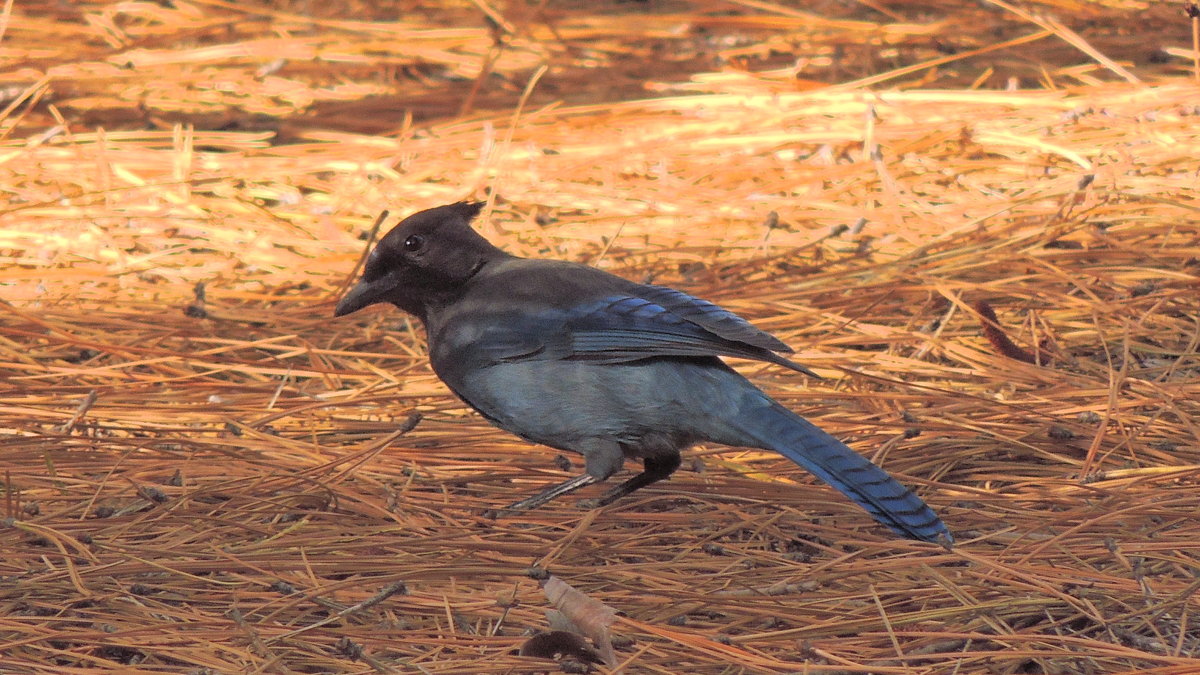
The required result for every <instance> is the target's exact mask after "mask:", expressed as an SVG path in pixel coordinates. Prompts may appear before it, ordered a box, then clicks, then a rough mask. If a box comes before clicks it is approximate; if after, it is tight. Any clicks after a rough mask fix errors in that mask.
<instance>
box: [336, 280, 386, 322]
mask: <svg viewBox="0 0 1200 675" xmlns="http://www.w3.org/2000/svg"><path fill="white" fill-rule="evenodd" d="M391 281H392V280H391V279H390V278H388V277H386V276H385V277H382V278H380V279H376V280H374V281H365V280H360V281H359V282H358V283H357V284H355V285H354V287H353V288H351V289H350V290H349V291H347V292H346V294H345V295H343V296H342V299H341V300H339V301H338V304H337V307H336V308H334V310H333V315H334V316H345V315H347V314H349V313H351V312H357V311H358V310H360V309H362V308H363V307H369V306H371V305H374V304H375V303H377V302H383V296H384V295H385V294H386V293H387V292H388V291H390V290H392V287H393V284H392V283H391Z"/></svg>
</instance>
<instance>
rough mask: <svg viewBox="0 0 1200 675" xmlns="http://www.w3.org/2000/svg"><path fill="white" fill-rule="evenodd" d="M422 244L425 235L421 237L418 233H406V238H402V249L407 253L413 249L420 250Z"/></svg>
mask: <svg viewBox="0 0 1200 675" xmlns="http://www.w3.org/2000/svg"><path fill="white" fill-rule="evenodd" d="M424 245H425V237H422V236H421V235H419V234H410V235H408V239H405V240H404V250H405V251H408V252H409V253H412V252H413V251H420V250H421V247H422V246H424Z"/></svg>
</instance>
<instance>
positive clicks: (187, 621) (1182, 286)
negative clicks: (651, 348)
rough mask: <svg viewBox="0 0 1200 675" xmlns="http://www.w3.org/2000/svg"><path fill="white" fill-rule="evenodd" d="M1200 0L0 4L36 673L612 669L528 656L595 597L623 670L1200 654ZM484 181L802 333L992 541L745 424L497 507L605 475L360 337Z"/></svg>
mask: <svg viewBox="0 0 1200 675" xmlns="http://www.w3.org/2000/svg"><path fill="white" fill-rule="evenodd" d="M1188 11H1189V7H1188V6H1187V5H1184V4H1179V3H1156V4H1151V3H1144V2H1138V1H1128V2H1117V1H1111V2H1109V1H1104V2H1087V3H1078V2H1072V1H1064V0H1058V1H1053V2H1052V1H1050V0H1044V1H1042V2H1031V3H1027V4H1021V5H1015V4H1008V3H1007V2H1005V1H1004V0H985V1H984V2H981V3H966V2H934V3H922V4H920V5H915V6H914V5H910V4H905V3H901V2H892V1H890V0H883V1H882V2H879V1H876V0H870V1H868V0H864V1H863V2H859V3H848V2H818V3H812V4H801V3H790V2H772V1H770V0H662V1H655V0H645V1H636V0H593V1H592V2H587V3H583V2H574V1H562V2H559V1H556V0H550V1H546V0H511V1H508V2H501V1H499V0H471V1H463V2H446V3H433V2H423V1H421V0H398V1H395V2H375V3H369V4H361V3H326V4H319V3H313V2H311V0H306V1H303V2H301V1H295V2H270V3H268V2H243V3H227V2H224V1H223V0H196V1H193V2H183V1H181V0H173V1H171V2H161V3H157V2H140V1H129V2H112V3H101V2H76V3H69V2H43V3H11V2H10V3H7V4H4V5H3V7H0V260H2V261H3V264H0V314H2V315H3V319H2V320H0V447H2V450H0V467H2V468H3V471H4V475H3V494H4V503H3V508H4V515H3V517H4V518H5V520H4V521H3V527H2V528H0V582H2V583H0V672H3V673H39V674H49V673H55V674H59V673H89V672H98V671H114V672H123V673H142V672H145V673H150V672H154V673H195V674H200V673H206V674H210V673H211V674H216V673H259V672H261V673H372V672H386V673H391V672H396V673H428V674H433V673H436V674H438V675H448V674H464V675H467V674H484V675H486V674H492V673H497V674H498V673H542V672H547V673H555V672H583V668H584V666H581V665H580V664H579V663H578V662H577V661H573V660H571V659H566V660H564V661H560V662H557V663H556V662H554V661H550V660H546V659H541V658H535V657H532V656H520V655H518V654H517V651H518V650H519V649H520V648H521V647H522V645H524V644H526V642H527V640H529V639H530V636H532V635H533V634H535V633H537V632H539V631H545V630H548V629H549V620H548V618H547V610H550V609H553V608H554V607H556V606H557V607H558V608H559V609H563V610H565V611H568V612H571V611H577V610H579V609H580V607H583V608H592V609H595V608H600V607H607V608H610V609H611V610H613V611H615V612H617V614H616V615H615V617H612V618H611V628H610V630H611V634H612V636H613V643H614V646H615V657H616V665H615V666H614V665H603V664H601V665H593V666H591V668H592V670H593V672H601V673H607V672H621V673H630V674H634V673H659V674H671V675H677V674H713V675H716V674H722V675H724V674H735V673H885V674H899V673H946V674H951V673H954V674H959V673H962V674H965V673H989V674H990V673H1056V674H1059V673H1061V674H1066V673H1123V672H1128V673H1133V672H1137V673H1194V672H1200V655H1198V650H1200V618H1198V617H1197V616H1195V615H1194V614H1193V612H1194V611H1196V609H1197V602H1196V600H1195V599H1194V597H1193V596H1194V594H1195V592H1196V590H1197V589H1198V588H1200V522H1198V521H1197V514H1198V513H1200V490H1197V478H1198V475H1200V427H1198V426H1197V421H1198V420H1200V403H1198V397H1200V359H1198V356H1197V346H1198V345H1200V309H1198V306H1200V305H1198V302H1197V299H1198V290H1200V284H1198V282H1200V161H1198V160H1197V157H1200V86H1198V85H1200V52H1198V51H1197V47H1196V44H1197V32H1196V31H1197V25H1198V22H1200V19H1189V18H1188ZM461 199H482V200H486V201H487V204H488V205H487V207H486V208H485V211H484V214H483V216H482V217H481V219H480V221H479V222H478V223H477V227H478V228H479V230H480V231H481V232H482V233H483V234H484V235H485V236H487V237H488V238H489V239H491V240H492V241H493V242H494V243H496V244H497V245H499V246H501V247H503V248H505V249H507V250H509V251H511V252H513V253H517V254H520V255H527V256H537V257H548V258H560V259H567V260H575V261H580V262H586V263H589V264H592V265H596V266H599V267H602V268H604V269H606V270H609V271H611V272H613V273H616V274H619V275H622V276H626V277H628V278H631V279H635V280H637V281H653V282H655V283H661V284H665V285H670V286H673V287H676V288H680V289H683V290H685V291H687V292H689V293H692V294H694V295H697V296H700V297H703V298H706V299H709V300H712V301H714V302H717V303H719V304H721V305H723V306H725V307H728V308H729V309H731V310H733V311H735V312H737V313H739V314H741V315H742V316H745V317H746V318H748V319H749V320H751V321H752V322H753V323H754V324H755V325H757V326H759V327H761V328H763V329H764V330H767V331H769V332H771V333H773V334H774V335H776V336H778V337H779V338H780V339H782V340H783V341H784V342H786V343H788V344H789V345H791V346H792V347H794V348H795V350H796V355H795V356H796V359H797V360H798V361H800V362H802V363H804V364H806V365H807V366H809V367H810V368H812V369H813V370H815V371H816V372H817V373H818V374H819V375H821V377H822V379H820V380H816V379H813V378H808V377H805V376H803V375H799V374H797V373H793V372H790V371H786V370H784V369H782V368H778V367H774V366H766V365H763V364H758V363H748V362H739V361H732V362H731V363H732V365H734V366H735V367H736V368H738V369H739V370H740V371H741V372H743V373H745V374H746V375H748V376H749V377H750V378H751V379H752V380H753V381H754V382H756V383H757V384H759V385H760V386H762V387H763V388H764V389H765V390H766V391H768V392H769V393H770V394H771V395H772V396H774V397H776V398H777V399H778V400H780V401H781V402H783V403H784V404H785V405H787V406H789V407H791V408H793V409H795V410H797V411H801V412H803V413H804V414H805V415H806V416H807V417H809V419H811V420H813V421H814V422H816V423H817V424H819V425H820V426H822V427H823V428H825V429H827V430H828V431H830V432H832V433H834V434H835V435H837V436H839V437H840V438H843V439H845V440H846V441H847V442H848V443H849V444H850V445H851V446H852V447H853V448H854V449H856V450H857V451H859V452H862V453H863V454H864V455H866V456H868V457H871V458H872V459H874V460H875V461H876V462H878V463H880V464H881V465H883V466H884V467H886V468H887V469H888V471H890V472H891V473H893V474H894V475H895V476H897V477H898V478H900V479H901V480H902V481H903V482H904V483H906V484H908V485H911V486H913V487H914V489H915V490H916V491H917V492H918V493H919V494H921V495H922V496H923V497H924V498H925V499H926V500H927V501H928V502H929V503H930V505H931V506H933V507H934V509H935V510H936V511H938V512H939V513H940V514H941V516H942V518H943V520H944V521H945V522H946V523H947V525H948V526H949V527H950V528H951V530H953V532H954V533H955V535H956V537H957V541H958V543H957V545H956V546H955V547H954V548H952V549H944V548H941V547H939V546H936V545H932V544H924V543H919V542H911V541H905V540H900V539H897V538H896V537H895V536H894V535H892V534H891V533H890V532H889V531H887V530H886V529H884V528H882V527H881V526H878V525H876V524H875V523H873V522H872V520H871V518H870V517H869V516H868V515H866V514H865V513H864V512H862V511H861V510H859V509H858V508H857V507H855V506H854V505H853V504H852V503H850V502H848V501H847V500H845V499H844V498H842V497H841V496H840V495H839V494H837V493H836V492H835V491H834V490H832V489H831V488H829V487H828V486H826V485H824V484H823V483H820V482H819V481H818V480H816V479H815V478H813V477H812V476H811V475H809V474H807V473H806V472H804V471H803V470H801V469H799V468H797V467H796V466H794V465H792V464H791V463H790V462H788V461H787V460H785V459H783V458H781V457H779V456H776V455H774V454H772V453H768V452H762V451H757V450H746V449H740V448H727V447H722V446H701V447H698V448H695V449H692V450H690V451H688V452H687V453H686V455H685V459H684V466H683V468H682V469H681V470H680V471H679V472H678V473H677V474H676V475H675V476H673V477H672V478H671V479H670V480H669V481H667V482H665V483H660V484H657V485H654V486H651V487H649V488H646V489H645V490H642V491H640V492H638V493H636V494H635V495H632V496H630V497H629V498H627V499H625V500H623V501H620V502H618V503H616V504H614V505H611V506H608V507H605V508H602V509H597V510H585V509H582V508H580V507H579V506H578V505H577V504H576V502H577V501H578V499H577V498H566V499H562V500H559V501H557V502H554V503H551V504H550V505H548V506H546V507H544V508H542V509H539V510H537V511H535V512H532V513H528V514H523V515H520V516H514V517H510V518H506V519H501V520H498V521H492V520H489V519H487V518H484V517H483V513H484V511H485V510H487V509H489V508H495V507H498V506H503V505H505V504H507V503H509V502H511V501H513V500H515V499H517V498H519V497H522V496H527V495H529V494H531V493H533V492H534V491H536V490H537V489H539V488H540V487H542V486H544V485H547V484H549V483H552V482H557V481H561V480H563V479H565V478H566V477H567V476H569V475H572V474H573V473H578V472H580V471H581V470H582V467H581V464H580V462H579V458H577V457H558V456H557V453H556V452H555V451H553V450H550V449H548V448H543V447H537V446H532V445H530V444H529V443H526V442H524V441H522V440H520V439H517V438H515V437H513V436H511V435H509V434H506V433H504V432H502V431H499V430H497V429H494V428H493V427H491V426H490V425H488V424H487V423H486V421H484V420H483V419H482V418H480V417H479V416H478V415H476V414H475V413H473V412H471V411H470V410H468V409H467V408H466V407H465V406H464V405H463V404H462V403H461V402H459V401H458V400H457V399H455V398H454V397H453V396H452V395H451V394H450V393H449V392H448V390H447V389H446V388H445V387H444V386H443V385H442V384H441V383H440V382H439V381H438V380H437V379H436V377H435V376H434V375H433V373H432V371H431V370H430V369H429V365H428V359H427V358H426V355H425V345H424V336H423V334H422V330H421V327H420V325H419V324H418V323H417V322H415V321H414V320H410V319H408V318H406V317H405V316H403V315H402V313H400V312H399V311H397V310H395V309H392V308H382V307H377V308H374V309H371V310H369V311H364V312H361V313H359V314H355V315H352V316H350V317H345V318H340V319H334V318H333V317H332V311H333V305H334V303H335V302H336V299H337V297H338V296H339V294H340V293H341V292H342V291H343V290H344V289H345V288H346V286H347V284H348V283H349V282H350V281H351V278H350V275H351V274H352V272H353V270H354V269H355V268H356V265H357V263H358V262H359V260H360V257H361V256H362V253H363V248H364V245H365V244H366V240H367V239H368V238H369V236H370V232H371V229H372V225H373V223H374V222H375V220H376V218H377V216H379V214H380V213H381V212H382V211H384V210H387V211H389V212H390V214H391V215H390V216H389V218H388V219H387V220H386V221H385V225H384V226H385V227H386V226H389V225H390V224H391V223H394V222H395V219H396V218H397V217H402V216H404V215H407V214H409V213H412V212H414V211H416V210H419V209H422V208H427V207H430V206H435V205H439V204H444V203H449V202H453V201H457V200H461ZM634 469H635V467H634V466H633V465H630V466H628V467H627V472H628V471H632V470H634ZM628 475H629V474H628V473H625V474H622V475H621V476H620V478H621V479H623V478H625V477H627V476H628ZM601 489H602V488H601ZM599 490H600V489H595V491H590V490H589V491H585V492H584V493H582V496H583V497H588V496H594V495H595V494H597V493H598V492H599ZM546 573H548V574H550V575H553V577H552V578H553V579H554V580H555V581H554V584H548V585H546V586H545V587H543V583H542V582H544V577H543V578H541V579H540V580H539V577H541V576H542V575H544V574H546ZM555 584H558V585H561V584H567V585H569V586H570V587H571V588H573V589H575V590H576V591H578V592H579V593H580V595H578V596H570V598H568V599H566V600H563V599H556V598H555V597H549V596H553V595H554V593H553V592H551V593H549V594H548V593H547V590H548V589H553V588H556V587H557V586H555Z"/></svg>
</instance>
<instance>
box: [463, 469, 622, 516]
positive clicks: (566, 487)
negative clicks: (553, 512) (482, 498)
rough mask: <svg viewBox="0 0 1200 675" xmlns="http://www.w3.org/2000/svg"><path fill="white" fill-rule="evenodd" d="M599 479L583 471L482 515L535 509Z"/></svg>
mask: <svg viewBox="0 0 1200 675" xmlns="http://www.w3.org/2000/svg"><path fill="white" fill-rule="evenodd" d="M600 480H601V479H599V478H596V477H595V476H593V475H592V474H590V473H585V474H583V475H582V476H575V477H574V478H571V479H570V480H566V481H563V482H561V483H558V484H556V485H551V486H550V487H548V488H546V489H545V490H542V491H541V492H539V493H537V494H535V495H533V496H532V497H526V498H525V499H522V500H521V501H519V502H515V503H513V504H509V505H508V506H506V507H504V508H502V509H488V510H487V511H484V512H483V516H484V517H485V518H499V517H500V516H508V515H512V514H514V513H518V512H521V511H528V510H530V509H536V508H537V507H539V506H541V505H542V504H545V503H546V502H548V501H550V500H551V499H554V498H555V497H561V496H562V495H565V494H567V493H568V492H574V491H576V490H578V489H579V488H581V487H585V486H588V485H591V484H593V483H599V482H600Z"/></svg>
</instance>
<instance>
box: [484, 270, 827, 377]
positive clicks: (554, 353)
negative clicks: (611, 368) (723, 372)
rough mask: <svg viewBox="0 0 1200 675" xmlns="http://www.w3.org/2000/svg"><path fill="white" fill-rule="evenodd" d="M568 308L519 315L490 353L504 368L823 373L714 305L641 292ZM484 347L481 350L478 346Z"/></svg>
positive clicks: (496, 335)
mask: <svg viewBox="0 0 1200 675" xmlns="http://www.w3.org/2000/svg"><path fill="white" fill-rule="evenodd" d="M638 289H639V291H642V290H644V291H645V292H644V293H640V294H639V295H626V294H618V295H611V296H607V297H604V298H601V299H599V300H593V301H590V302H586V303H583V304H580V305H576V306H574V307H570V308H566V309H557V308H556V309H541V310H540V311H538V312H536V313H533V314H532V315H531V314H526V313H520V314H513V315H511V316H510V317H509V318H508V319H507V320H505V321H502V322H499V324H498V326H502V328H500V329H499V330H498V331H494V330H493V331H488V332H489V335H488V337H487V340H486V342H487V348H486V349H487V351H488V352H489V353H490V354H491V356H492V357H493V358H495V359H496V360H500V361H519V360H525V359H572V360H587V361H594V362H597V363H622V362H628V361H636V360H639V359H645V358H649V357H653V356H733V357H739V358H744V359H754V360H758V361H767V362H769V363H776V364H779V365H781V366H785V367H787V368H791V369H793V370H797V371H799V372H802V373H806V374H808V375H812V376H813V377H817V376H816V374H815V373H813V372H812V371H810V370H808V369H807V368H805V367H804V366H802V365H800V364H798V363H794V362H792V361H790V360H788V359H786V358H784V357H782V356H780V355H778V354H776V353H775V352H777V351H787V352H790V351H792V350H791V349H789V348H788V346H787V345H785V344H783V343H782V342H780V341H779V340H778V339H776V338H775V337H773V336H771V335H769V334H767V333H764V332H763V331H760V330H758V329H757V328H755V327H754V326H751V325H750V324H749V323H747V322H746V321H745V320H744V319H742V318H741V317H739V316H737V315H736V314H733V313H732V312H729V311H728V310H725V309H722V308H720V307H718V306H716V305H714V304H712V303H710V302H705V301H703V300H699V299H697V298H693V297H692V296H690V295H687V294H686V293H682V292H680V291H676V290H674V289H670V288H663V287H660V286H639V287H638ZM477 348H478V345H477Z"/></svg>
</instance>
